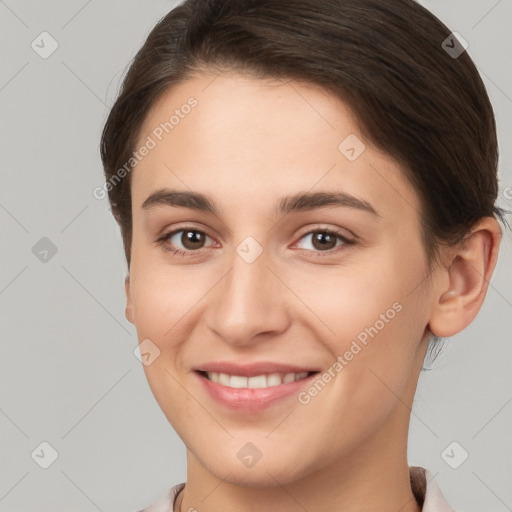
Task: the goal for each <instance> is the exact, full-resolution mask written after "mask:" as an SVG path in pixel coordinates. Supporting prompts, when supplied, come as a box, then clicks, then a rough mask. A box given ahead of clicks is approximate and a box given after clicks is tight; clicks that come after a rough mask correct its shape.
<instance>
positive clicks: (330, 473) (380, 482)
mask: <svg viewBox="0 0 512 512" xmlns="http://www.w3.org/2000/svg"><path fill="white" fill-rule="evenodd" d="M408 412H409V411H408V410H407V409H406V408H405V407H404V406H403V404H398V406H397V410H396V411H395V414H394V415H392V417H391V418H390V420H391V421H390V422H388V424H386V425H385V426H384V427H383V429H381V430H380V431H379V432H378V434H377V435H375V436H373V437H372V438H369V439H366V440H365V442H364V443H363V445H362V446H361V447H359V449H358V450H357V452H353V453H352V454H350V455H347V456H345V457H343V458H340V460H338V461H337V463H336V464H335V465H332V466H328V467H326V466H323V467H321V468H320V469H318V470H317V471H314V472H312V473H309V474H308V475H307V476H304V477H303V478H301V479H299V480H296V481H293V482H292V483H287V484H286V485H281V484H280V483H279V482H278V481H277V480H275V485H274V486H270V487H254V486H252V487H247V486H244V485H243V484H241V483H240V482H237V481H236V478H230V472H229V470H228V471H226V473H227V475H226V477H225V478H224V479H221V478H217V477H216V476H214V475H212V474H211V473H210V472H209V471H208V470H207V469H206V468H205V467H204V466H203V465H202V464H201V463H200V462H199V461H198V459H197V458H196V457H195V456H194V455H193V454H192V453H191V452H190V451H187V468H188V469H187V484H186V487H185V489H184V491H183V492H182V493H181V496H180V500H179V501H178V503H177V505H178V507H179V505H180V502H181V499H182V500H183V503H181V509H180V508H178V507H176V510H181V511H182V512H185V511H189V510H200V511H201V512H214V511H219V510H222V511H223V512H240V511H241V510H243V511H244V512H261V510H279V511H280V512H292V511H293V512H296V511H297V510H300V509H302V510H315V512H337V511H341V510H343V512H370V511H375V510H379V512H386V511H389V512H396V511H397V510H400V512H421V507H420V506H419V505H418V503H417V501H416V499H415V497H414V495H413V492H412V489H411V484H410V474H409V467H408V464H407V429H408ZM404 416H406V417H407V421H406V422H405V423H404ZM397 434H398V435H397ZM269 473H271V470H270V471H269ZM231 476H232V475H231Z"/></svg>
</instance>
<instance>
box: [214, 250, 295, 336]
mask: <svg viewBox="0 0 512 512" xmlns="http://www.w3.org/2000/svg"><path fill="white" fill-rule="evenodd" d="M230 263H231V266H230V268H229V270H228V271H227V273H225V275H224V277H223V278H222V279H221V281H220V282H219V283H218V285H217V286H216V287H215V293H213V294H212V295H211V298H210V303H209V307H208V308H207V312H206V313H205V314H206V324H207V325H208V327H209V328H210V329H211V330H212V331H213V332H215V333H216V335H218V336H220V337H221V338H223V339H224V341H226V342H228V343H230V344H232V345H237V346H247V345H253V344H254V341H255V339H256V337H259V338H261V337H264V338H266V339H268V338H273V337H276V336H277V335H278V334H280V333H282V332H284V331H285V330H286V329H287V328H288V326H289V319H290V315H289V311H288V309H287V308H288V306H289V304H288V302H287V301H288V300H289V297H290V295H291V294H290V292H289V291H288V290H287V288H286V285H285V284H284V283H283V281H282V280H281V279H280V277H279V275H278V274H279V273H278V272H276V271H275V270H274V269H272V268H271V267H272V266H273V265H272V263H271V262H270V261H269V259H268V258H267V257H266V254H265V252H263V253H262V254H261V255H260V256H259V257H258V258H256V260H254V261H252V262H249V260H246V259H244V258H243V257H241V256H240V255H239V254H238V253H237V252H236V251H233V257H232V259H231V261H230ZM264 335H265V336H264Z"/></svg>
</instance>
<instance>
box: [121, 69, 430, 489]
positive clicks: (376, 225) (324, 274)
mask: <svg viewBox="0 0 512 512" xmlns="http://www.w3.org/2000/svg"><path fill="white" fill-rule="evenodd" d="M191 97H192V98H193V99H192V100H191V99H190V98H191ZM186 105H189V106H188V107H187V106H186ZM172 115H174V118H171V121H169V119H170V117H171V116H172ZM165 122H167V123H168V125H165V124H162V123H165ZM163 126H165V127H166V129H164V128H162V127H163ZM148 137H149V138H150V139H151V140H152V141H153V142H154V144H153V143H152V142H150V139H149V138H148ZM143 144H147V146H148V147H149V146H151V148H150V150H149V151H148V152H147V155H146V156H145V157H144V158H143V159H142V160H141V161H140V163H138V164H137V165H136V167H135V168H134V170H133V172H132V175H131V180H132V181H131V192H132V215H133V242H132V248H131V267H130V281H129V283H128V284H127V288H126V292H127V299H128V302H127V309H126V315H127V317H128V319H129V320H130V321H131V322H133V323H134V324H135V326H136V329H137V334H138V338H139V340H140V342H143V343H145V345H144V346H143V347H145V348H147V351H148V353H149V354H150V355H149V356H147V363H148V364H145V365H144V371H145V373H146V376H147V379H148V382H149V385H150V387H151V390H152V392H153V394H154V396H155V398H156V400H157V401H158V403H159V405H160V407H161V408H162V411H163V412H164V414H165V415H166V417H167V418H168V420H169V422H170V423H171V424H172V426H173V427H174V428H175V430H176V431H177V433H178V435H179V436H180V437H181V438H182V439H183V441H184V442H185V444H186V446H187V449H188V454H189V456H190V459H191V460H192V459H193V460H194V467H195V468H197V470H198V471H199V470H200V468H202V469H204V470H207V471H209V472H210V473H211V474H213V475H216V476H217V477H219V478H226V474H228V473H229V477H228V478H227V479H228V480H230V481H232V482H242V483H245V484H247V485H251V486H258V485H268V484H269V483H270V484H271V485H275V480H274V478H275V479H277V480H278V481H279V482H281V483H286V482H291V481H293V480H297V479H299V478H302V477H305V476H307V475H311V474H313V473H315V472H316V473H320V472H322V471H324V470H327V469H329V470H332V469H333V467H335V466H336V465H337V464H339V463H340V461H344V463H347V461H350V460H361V457H364V456H365V454H366V455H367V456H368V457H372V456H375V454H380V455H382V454H383V453H385V451H386V450H388V449H389V447H393V449H395V450H396V447H397V446H398V444H400V443H403V442H405V438H406V436H407V426H408V420H409V414H410V411H409V409H408V407H406V406H404V404H407V403H410V402H412V397H413V394H414V389H415V386H416V382H417V377H418V373H419V370H420V368H421V365H422V362H423V357H424V355H425V350H426V346H427V340H428V331H427V330H426V328H427V324H428V319H429V312H430V309H429V307H430V306H429V301H430V295H429V289H428V280H427V279H426V277H427V270H426V257H425V251H424V248H423V246H422V244H421V239H420V221H419V217H418V211H419V209H420V205H419V202H418V197H417V195H416V193H415V192H414V190H413V189H412V188H411V186H410V185H409V184H408V182H407V181H406V179H405V178H404V175H403V173H402V170H401V169H400V167H399V165H398V164H397V163H396V162H395V161H394V160H393V159H392V158H391V157H390V156H388V155H385V154H383V153H381V152H380V151H378V150H377V149H376V148H375V147H373V146H372V145H371V143H370V142H369V141H368V140H366V139H365V137H364V136H363V135H362V133H361V132H360V130H359V128H358V126H357V124H356V122H355V120H354V118H353V116H352V113H351V111H350V110H349V108H348V107H347V106H346V105H345V104H344V103H342V102H341V101H339V100H338V99H336V98H335V97H333V96H332V95H330V94H329V93H327V92H325V91H324V90H322V89H321V88H319V87H317V86H313V85H306V84H299V83H297V82H284V81H281V82H278V81H268V80H265V81H263V80H261V79H256V78H251V77H249V76H243V75H239V74H235V73H226V74H224V75H221V76H218V77H216V78H215V77H214V75H209V74H203V75H197V76H195V77H194V78H191V79H189V80H188V81H186V82H184V83H182V84H181V85H179V86H176V87H175V88H173V89H172V90H170V91H169V92H167V93H166V94H165V95H164V96H163V97H162V98H161V99H160V100H159V102H158V103H157V104H156V105H155V106H154V108H153V109H152V111H151V112H150V113H149V114H148V116H147V118H146V120H145V123H144V126H143V130H142V132H141V135H140V139H139V145H138V146H137V147H140V146H142V145H143ZM191 194H194V195H191ZM302 195H303V197H300V196H302ZM142 352H144V350H142ZM207 371H209V373H207ZM270 374H274V375H273V376H272V377H269V375H270ZM286 374H288V376H285V375H286ZM290 374H291V376H290ZM231 376H238V378H235V377H231ZM283 379H284V381H283ZM215 381H217V382H215ZM380 455H379V456H380ZM367 460H368V459H367Z"/></svg>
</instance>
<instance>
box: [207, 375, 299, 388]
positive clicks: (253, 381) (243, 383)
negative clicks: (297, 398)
mask: <svg viewBox="0 0 512 512" xmlns="http://www.w3.org/2000/svg"><path fill="white" fill-rule="evenodd" d="M206 374H207V376H208V379H210V380H211V381H213V382H217V383H219V384H222V385H223V386H228V387H230V388H237V389H239V388H252V389H256V388H269V387H273V386H279V385H280V384H286V383H288V382H294V381H296V380H300V379H304V378H305V377H307V376H308V372H300V373H271V374H269V375H255V376H254V377H242V376H240V375H228V374H227V373H219V372H206Z"/></svg>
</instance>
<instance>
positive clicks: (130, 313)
mask: <svg viewBox="0 0 512 512" xmlns="http://www.w3.org/2000/svg"><path fill="white" fill-rule="evenodd" d="M124 291H125V294H126V309H125V312H124V314H125V316H126V319H127V320H128V321H129V322H131V323H132V324H135V320H134V315H133V304H132V297H131V295H130V274H128V275H127V276H126V277H125V278H124Z"/></svg>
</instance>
